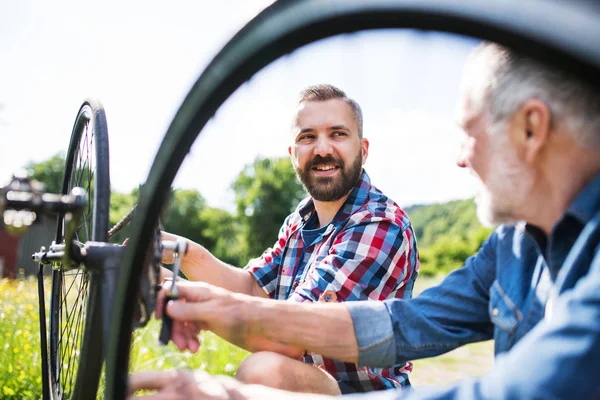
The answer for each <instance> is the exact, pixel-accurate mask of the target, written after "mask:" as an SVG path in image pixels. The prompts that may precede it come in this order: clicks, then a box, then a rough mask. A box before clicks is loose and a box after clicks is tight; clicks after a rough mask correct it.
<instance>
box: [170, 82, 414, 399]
mask: <svg viewBox="0 0 600 400" xmlns="http://www.w3.org/2000/svg"><path fill="white" fill-rule="evenodd" d="M362 130H363V122H362V112H361V109H360V107H359V105H358V104H357V103H356V102H355V101H354V100H352V99H349V98H348V97H347V96H346V94H345V93H344V92H343V91H341V90H340V89H338V88H336V87H334V86H332V85H318V86H312V87H309V88H307V89H305V90H304V91H303V92H302V93H301V95H300V99H299V102H298V108H297V113H296V116H295V118H294V120H293V124H292V145H291V146H290V147H289V149H288V152H289V154H290V157H291V160H292V164H293V165H294V168H295V169H296V173H297V175H298V178H299V179H300V180H301V182H302V184H303V185H304V187H305V188H306V191H307V192H308V193H309V195H310V197H309V198H307V199H305V200H303V201H302V202H301V203H300V205H299V206H298V207H297V209H296V210H295V211H294V212H293V213H292V214H291V215H289V216H288V217H287V218H286V220H285V222H284V223H283V226H282V227H281V229H280V232H279V238H278V240H277V242H276V243H275V245H274V246H273V248H270V249H267V250H266V251H265V252H264V253H263V254H262V256H261V257H260V258H259V259H254V260H251V261H250V262H249V264H248V265H247V266H246V267H245V268H244V269H238V268H234V267H232V266H229V265H226V264H225V263H223V262H221V261H220V260H218V259H217V258H215V257H214V256H213V255H212V254H210V253H209V252H208V251H207V250H206V249H205V248H204V247H202V246H200V245H198V244H195V243H192V244H191V246H190V249H189V251H188V254H187V255H186V256H185V258H184V259H183V260H182V264H181V267H182V270H183V271H184V272H185V274H186V275H187V277H188V278H189V279H190V280H195V281H202V282H208V283H210V284H213V285H216V286H219V287H222V288H225V289H228V290H231V291H232V292H236V293H243V294H247V295H251V296H256V297H269V298H271V299H277V300H289V301H290V302H298V303H314V302H323V303H338V302H344V301H354V300H384V299H389V298H402V299H404V298H410V297H411V295H412V289H413V285H414V281H415V279H416V277H417V274H418V269H419V258H418V254H417V247H416V243H415V237H414V232H413V230H412V227H411V225H410V222H409V220H408V217H407V216H406V214H405V213H404V212H403V211H402V210H401V209H400V207H398V205H397V204H395V203H394V202H393V201H392V200H391V199H389V198H388V197H386V196H385V195H384V194H383V193H381V192H380V191H379V190H378V189H376V188H375V187H374V186H372V185H371V181H370V179H369V176H368V175H367V173H366V171H364V170H363V164H364V162H365V161H366V159H367V156H368V153H369V142H368V140H367V139H366V138H364V137H363V132H362ZM163 237H164V238H165V239H174V237H173V236H171V235H168V234H165V235H164V236H163ZM317 329H319V328H317ZM312 333H313V334H317V332H312ZM193 339H196V338H195V337H194V338H193ZM192 342H193V340H192ZM191 345H192V346H193V348H192V350H195V349H197V343H196V344H194V343H192V344H191ZM184 347H186V346H182V345H180V348H184ZM298 356H301V357H297V358H299V359H300V360H302V361H303V362H302V361H300V360H294V359H291V358H288V357H285V356H282V355H280V354H277V353H275V352H258V353H254V354H252V355H250V356H249V357H247V358H246V359H245V360H244V361H243V362H242V364H241V365H240V366H239V368H238V370H237V373H236V377H237V378H238V379H239V380H241V381H243V382H247V383H260V384H263V385H268V386H273V387H276V388H280V389H287V390H292V391H303V392H313V393H325V394H340V393H353V392H364V391H370V390H380V389H389V388H399V387H403V386H407V385H409V380H408V376H409V373H410V372H411V370H412V364H411V363H410V362H408V361H403V362H401V363H398V364H396V365H393V366H392V367H390V368H383V369H382V368H379V369H373V368H369V367H366V366H363V367H357V366H356V364H355V363H348V362H342V361H337V360H335V359H330V358H324V357H322V356H321V355H319V354H318V353H305V354H298Z"/></svg>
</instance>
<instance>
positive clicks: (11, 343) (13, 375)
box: [0, 278, 47, 400]
mask: <svg viewBox="0 0 600 400" xmlns="http://www.w3.org/2000/svg"><path fill="white" fill-rule="evenodd" d="M36 284H37V281H36V280H35V279H34V278H30V279H27V280H16V281H15V280H9V279H1V280H0V304H1V305H0V338H2V346H1V347H0V359H2V363H1V364H0V398H2V399H7V400H10V399H35V398H37V399H40V398H41V397H42V376H41V371H42V370H41V368H42V364H41V355H40V335H39V316H38V298H37V286H36ZM46 315H47V314H46Z"/></svg>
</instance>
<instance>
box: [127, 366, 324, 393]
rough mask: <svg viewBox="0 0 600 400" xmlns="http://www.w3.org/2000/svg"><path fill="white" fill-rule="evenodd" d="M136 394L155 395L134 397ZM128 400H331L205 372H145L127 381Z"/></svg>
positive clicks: (138, 373)
mask: <svg viewBox="0 0 600 400" xmlns="http://www.w3.org/2000/svg"><path fill="white" fill-rule="evenodd" d="M138 390H154V391H155V393H152V394H149V395H145V396H139V397H134V396H135V393H136V392H137V391H138ZM128 395H129V397H128V399H129V400H132V399H134V398H135V399H146V400H178V399H181V400H259V399H260V400H263V399H278V400H330V399H333V398H332V397H329V396H323V395H316V394H310V393H292V392H286V391H283V390H278V389H273V388H269V387H266V386H261V385H245V384H243V383H241V382H239V381H237V380H235V379H233V378H230V377H228V376H212V375H210V374H208V373H206V372H204V371H196V372H191V371H174V370H172V371H146V372H137V373H135V374H132V375H131V376H130V377H129V387H128Z"/></svg>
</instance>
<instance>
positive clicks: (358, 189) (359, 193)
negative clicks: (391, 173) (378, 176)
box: [298, 169, 371, 224]
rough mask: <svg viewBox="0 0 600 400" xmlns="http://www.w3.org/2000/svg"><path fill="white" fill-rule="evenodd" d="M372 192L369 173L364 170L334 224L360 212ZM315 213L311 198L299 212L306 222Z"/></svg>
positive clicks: (334, 219)
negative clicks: (357, 211)
mask: <svg viewBox="0 0 600 400" xmlns="http://www.w3.org/2000/svg"><path fill="white" fill-rule="evenodd" d="M370 190H371V179H370V178H369V175H368V174H367V171H365V170H364V169H363V171H362V174H361V177H360V179H359V180H358V182H356V185H354V188H353V189H352V191H351V192H350V195H349V196H348V198H347V199H346V201H345V202H344V204H342V206H341V207H340V209H339V210H338V212H337V214H336V215H335V217H334V218H333V221H332V223H333V224H337V223H339V222H341V221H344V220H346V219H347V218H348V217H349V216H350V215H352V214H354V213H355V212H356V210H358V209H359V208H360V207H362V205H363V204H364V203H365V201H366V200H367V198H368V196H369V191H370ZM314 211H315V203H314V201H313V199H312V197H311V198H309V199H308V201H306V203H305V204H304V205H301V206H300V208H299V210H298V212H299V213H300V217H301V218H302V219H303V220H304V221H308V219H309V218H310V215H311V213H312V212H314Z"/></svg>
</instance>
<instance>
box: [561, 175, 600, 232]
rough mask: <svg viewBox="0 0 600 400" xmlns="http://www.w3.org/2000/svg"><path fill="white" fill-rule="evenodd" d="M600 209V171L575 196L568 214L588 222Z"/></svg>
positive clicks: (584, 222)
mask: <svg viewBox="0 0 600 400" xmlns="http://www.w3.org/2000/svg"><path fill="white" fill-rule="evenodd" d="M598 209H600V172H599V173H597V174H596V176H594V177H593V178H592V180H591V181H590V182H588V184H587V185H585V186H584V188H583V189H582V190H581V191H580V192H579V194H578V195H577V196H576V197H575V200H574V201H573V203H571V205H570V206H569V208H568V209H567V212H566V214H569V215H572V216H574V217H575V218H577V219H578V220H579V221H580V222H581V223H583V224H586V223H588V222H589V221H590V220H591V219H592V218H593V217H594V215H596V213H597V212H598Z"/></svg>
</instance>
